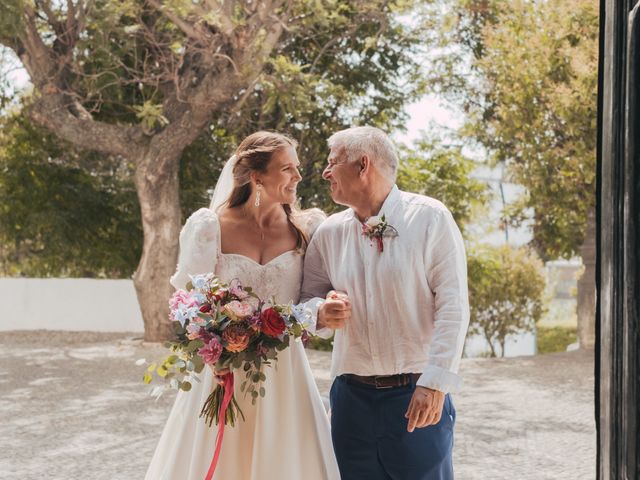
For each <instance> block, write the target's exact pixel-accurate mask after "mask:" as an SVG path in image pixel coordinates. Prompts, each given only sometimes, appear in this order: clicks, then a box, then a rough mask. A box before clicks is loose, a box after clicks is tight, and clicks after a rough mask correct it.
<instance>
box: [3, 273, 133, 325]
mask: <svg viewBox="0 0 640 480" xmlns="http://www.w3.org/2000/svg"><path fill="white" fill-rule="evenodd" d="M36 329H46V330H89V331H94V332H142V331H144V326H143V323H142V315H141V313H140V308H139V307H138V300H137V299H136V293H135V290H134V287H133V281H132V280H102V279H100V280H95V279H90V278H0V331H6V330H36Z"/></svg>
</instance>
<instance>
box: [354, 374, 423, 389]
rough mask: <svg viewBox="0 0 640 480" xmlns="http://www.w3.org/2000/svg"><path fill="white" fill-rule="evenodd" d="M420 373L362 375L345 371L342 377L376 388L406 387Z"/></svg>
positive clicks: (416, 378)
mask: <svg viewBox="0 0 640 480" xmlns="http://www.w3.org/2000/svg"><path fill="white" fill-rule="evenodd" d="M420 375H422V374H421V373H399V374H397V375H371V376H368V377H363V376H362V375H354V374H353V373H345V374H344V377H345V378H346V379H347V380H351V381H354V382H357V383H362V384H365V385H371V386H373V387H375V388H376V389H382V388H397V387H406V386H407V385H410V384H414V383H416V382H417V381H418V378H420Z"/></svg>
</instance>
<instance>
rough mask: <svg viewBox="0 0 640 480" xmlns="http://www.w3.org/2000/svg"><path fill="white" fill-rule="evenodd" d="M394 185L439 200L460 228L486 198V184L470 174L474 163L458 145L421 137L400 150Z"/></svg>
mask: <svg viewBox="0 0 640 480" xmlns="http://www.w3.org/2000/svg"><path fill="white" fill-rule="evenodd" d="M400 157H401V160H400V165H399V168H398V179H397V184H398V186H399V187H400V188H401V189H402V190H406V191H408V192H415V193H419V194H421V195H428V196H430V197H433V198H435V199H436V200H440V201H441V202H443V203H444V204H445V205H446V206H447V208H449V210H451V213H452V214H453V218H454V219H455V220H456V223H457V224H458V226H459V227H460V228H463V227H464V225H465V224H466V223H467V222H468V221H469V220H471V218H472V216H473V213H474V210H475V209H476V208H478V207H481V206H483V205H484V203H485V202H486V200H487V185H486V184H485V183H483V182H481V181H479V180H477V179H475V178H473V177H472V176H471V173H472V172H473V170H474V168H475V166H476V165H475V163H474V162H473V161H472V160H470V159H468V158H466V157H465V156H464V155H463V154H462V149H461V148H460V147H459V146H444V145H443V143H442V141H441V140H440V141H438V140H436V139H435V138H428V137H424V138H422V139H421V140H419V141H417V142H415V144H414V146H413V148H404V149H403V150H402V151H401V155H400Z"/></svg>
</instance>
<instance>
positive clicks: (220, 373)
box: [209, 364, 231, 380]
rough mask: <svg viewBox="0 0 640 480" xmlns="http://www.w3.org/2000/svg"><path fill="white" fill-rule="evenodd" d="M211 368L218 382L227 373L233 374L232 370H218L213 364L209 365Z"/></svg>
mask: <svg viewBox="0 0 640 480" xmlns="http://www.w3.org/2000/svg"><path fill="white" fill-rule="evenodd" d="M209 367H210V368H211V371H212V372H213V374H214V375H215V377H216V378H217V379H218V380H220V379H221V378H222V377H223V376H225V375H226V374H227V373H229V372H231V370H229V369H228V368H216V366H215V365H211V364H210V365H209Z"/></svg>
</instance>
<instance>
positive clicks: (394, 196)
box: [345, 185, 400, 221]
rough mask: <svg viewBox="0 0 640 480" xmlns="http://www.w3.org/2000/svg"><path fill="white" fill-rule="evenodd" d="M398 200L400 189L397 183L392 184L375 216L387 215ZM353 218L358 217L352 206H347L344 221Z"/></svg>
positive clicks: (356, 218)
mask: <svg viewBox="0 0 640 480" xmlns="http://www.w3.org/2000/svg"><path fill="white" fill-rule="evenodd" d="M398 200H400V189H399V188H398V186H397V185H394V186H393V188H392V189H391V191H390V192H389V194H388V195H387V198H385V199H384V202H382V207H380V211H379V212H378V214H377V216H378V217H381V216H382V215H383V214H384V215H385V216H386V217H388V216H389V212H390V211H391V210H392V209H393V207H394V206H395V204H396V203H398ZM353 219H355V220H358V217H357V216H356V213H355V212H354V211H353V208H349V209H348V210H347V214H346V215H345V221H347V220H353ZM358 221H359V220H358Z"/></svg>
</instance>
